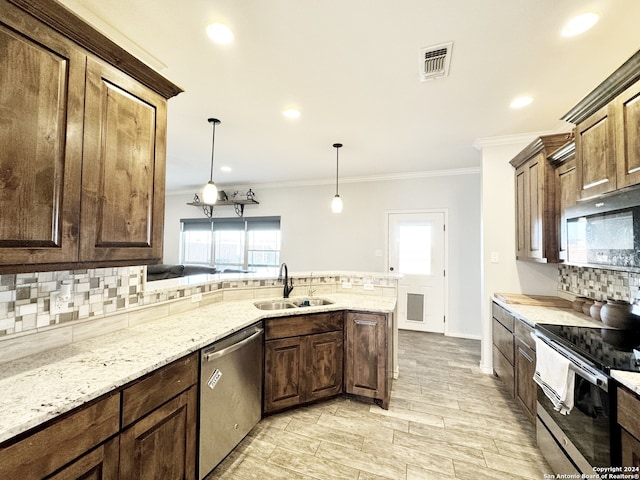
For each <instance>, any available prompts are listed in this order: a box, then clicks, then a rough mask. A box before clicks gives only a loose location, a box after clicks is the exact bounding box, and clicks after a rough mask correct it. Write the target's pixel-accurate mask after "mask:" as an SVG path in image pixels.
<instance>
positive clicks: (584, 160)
mask: <svg viewBox="0 0 640 480" xmlns="http://www.w3.org/2000/svg"><path fill="white" fill-rule="evenodd" d="M614 125H615V115H614V112H613V109H612V108H611V106H609V105H607V106H605V107H603V108H601V109H600V110H598V111H597V112H596V113H594V114H593V115H592V116H591V117H589V118H587V119H586V120H584V121H583V122H580V123H579V124H578V125H577V127H576V152H577V156H578V162H577V165H576V174H577V179H578V192H579V193H578V197H579V198H580V199H586V198H592V197H595V196H597V195H601V194H603V193H607V192H612V191H614V190H615V189H616V188H617V182H616V157H615V151H614V148H613V147H614V145H615V141H614V135H615V126H614Z"/></svg>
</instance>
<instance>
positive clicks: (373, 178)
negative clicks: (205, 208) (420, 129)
mask: <svg viewBox="0 0 640 480" xmlns="http://www.w3.org/2000/svg"><path fill="white" fill-rule="evenodd" d="M479 174H480V167H467V168H452V169H447V170H428V171H422V172H406V173H391V174H383V175H367V176H360V177H345V178H340V183H341V184H345V183H368V182H388V181H393V180H413V179H416V178H433V177H451V176H457V175H479ZM334 184H335V179H328V178H327V179H319V180H296V181H291V182H271V183H252V184H251V185H250V186H249V185H245V184H240V185H238V184H229V185H222V184H217V185H218V187H219V188H221V189H224V188H229V189H236V190H243V189H244V190H246V189H248V188H249V187H251V188H253V189H256V188H260V189H271V188H295V187H310V186H317V185H334ZM201 188H202V185H197V186H194V187H193V188H190V189H189V188H180V189H173V190H167V191H166V194H167V195H181V194H190V195H193V192H197V191H198V190H200V189H201Z"/></svg>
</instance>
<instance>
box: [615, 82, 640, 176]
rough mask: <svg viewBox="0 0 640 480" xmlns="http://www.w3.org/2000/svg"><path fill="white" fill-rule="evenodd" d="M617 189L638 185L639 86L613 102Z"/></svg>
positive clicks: (639, 172)
mask: <svg viewBox="0 0 640 480" xmlns="http://www.w3.org/2000/svg"><path fill="white" fill-rule="evenodd" d="M614 114H615V139H616V165H617V168H618V171H617V180H618V188H624V187H628V186H630V185H637V184H639V183H640V84H635V85H633V86H631V87H630V88H628V89H627V90H625V91H624V92H623V93H621V94H620V95H618V97H616V100H615V101H614Z"/></svg>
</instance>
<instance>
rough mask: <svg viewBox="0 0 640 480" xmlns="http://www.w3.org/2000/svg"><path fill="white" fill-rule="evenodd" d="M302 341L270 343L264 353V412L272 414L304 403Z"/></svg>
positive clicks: (297, 338) (290, 339)
mask: <svg viewBox="0 0 640 480" xmlns="http://www.w3.org/2000/svg"><path fill="white" fill-rule="evenodd" d="M302 339H303V337H292V338H283V339H279V340H270V341H268V342H266V343H265V349H264V355H265V360H264V362H265V363H264V365H265V377H264V411H265V412H272V411H276V410H280V409H282V408H287V407H291V406H293V405H298V404H300V403H303V402H304V397H305V395H304V392H303V385H302V376H303V371H302V365H303V364H304V359H303V352H302V350H303V349H304V346H303V342H302Z"/></svg>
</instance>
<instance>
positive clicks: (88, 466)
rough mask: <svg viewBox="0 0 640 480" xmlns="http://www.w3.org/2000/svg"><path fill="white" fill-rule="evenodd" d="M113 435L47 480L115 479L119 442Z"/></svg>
mask: <svg viewBox="0 0 640 480" xmlns="http://www.w3.org/2000/svg"><path fill="white" fill-rule="evenodd" d="M119 440H120V439H119V438H118V437H115V438H112V439H111V440H109V441H107V442H104V443H103V444H102V445H100V446H99V447H97V448H95V449H94V450H92V451H90V452H89V453H87V454H85V455H83V456H82V457H80V458H79V459H77V460H76V461H74V462H73V463H72V464H71V465H68V466H67V467H65V468H63V469H62V470H60V471H59V472H58V473H56V474H55V475H53V476H51V477H47V478H48V480H116V479H118V478H120V477H119V476H118V464H119V459H120V442H119Z"/></svg>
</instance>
